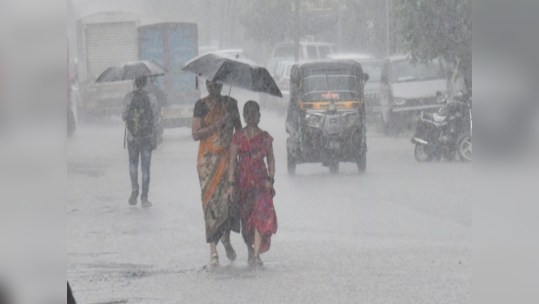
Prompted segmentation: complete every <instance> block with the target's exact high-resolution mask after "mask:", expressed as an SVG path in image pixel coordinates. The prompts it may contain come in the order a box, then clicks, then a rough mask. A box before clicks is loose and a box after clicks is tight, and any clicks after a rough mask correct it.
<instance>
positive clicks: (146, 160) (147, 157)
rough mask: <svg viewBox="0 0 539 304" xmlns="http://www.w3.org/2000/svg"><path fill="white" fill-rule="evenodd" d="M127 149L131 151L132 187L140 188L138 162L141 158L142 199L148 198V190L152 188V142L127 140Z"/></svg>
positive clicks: (134, 188) (130, 170)
mask: <svg viewBox="0 0 539 304" xmlns="http://www.w3.org/2000/svg"><path fill="white" fill-rule="evenodd" d="M127 151H128V152H129V174H130V175H131V186H132V189H133V190H138V189H139V184H138V163H139V158H140V166H141V168H142V195H141V199H147V198H148V191H149V190H150V165H151V162H152V144H151V142H150V140H132V141H127Z"/></svg>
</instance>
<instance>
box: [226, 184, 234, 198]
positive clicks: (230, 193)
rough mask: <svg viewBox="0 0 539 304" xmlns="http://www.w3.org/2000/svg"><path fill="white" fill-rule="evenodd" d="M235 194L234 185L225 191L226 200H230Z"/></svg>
mask: <svg viewBox="0 0 539 304" xmlns="http://www.w3.org/2000/svg"><path fill="white" fill-rule="evenodd" d="M233 196H234V186H230V187H228V190H227V191H226V192H225V200H229V199H231V198H232V197H233Z"/></svg>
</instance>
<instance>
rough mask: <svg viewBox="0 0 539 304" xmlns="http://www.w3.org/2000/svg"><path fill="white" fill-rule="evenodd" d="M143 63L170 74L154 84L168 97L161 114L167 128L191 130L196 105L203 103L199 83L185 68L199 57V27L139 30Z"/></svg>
mask: <svg viewBox="0 0 539 304" xmlns="http://www.w3.org/2000/svg"><path fill="white" fill-rule="evenodd" d="M138 41H139V59H140V60H151V61H154V62H156V63H158V64H160V65H161V66H163V67H164V68H165V70H167V74H166V75H165V76H162V77H156V78H155V80H154V84H155V85H156V86H158V87H159V88H161V89H162V90H163V91H164V92H165V94H166V96H167V105H168V106H166V107H164V108H163V109H162V111H161V116H162V123H163V126H164V127H165V128H178V127H183V126H188V127H189V126H191V124H192V118H193V111H194V106H195V102H196V101H197V100H198V99H200V90H199V87H198V79H197V77H196V76H193V75H192V74H188V73H185V72H183V71H181V68H182V67H183V66H184V65H185V64H186V63H187V62H188V61H189V60H191V59H193V58H194V57H196V56H197V55H198V27H197V24H196V23H184V22H167V23H159V24H150V25H144V26H140V27H139V28H138Z"/></svg>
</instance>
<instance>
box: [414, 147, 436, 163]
mask: <svg viewBox="0 0 539 304" xmlns="http://www.w3.org/2000/svg"><path fill="white" fill-rule="evenodd" d="M414 156H415V159H416V160H417V161H418V162H420V163H425V162H430V161H432V159H433V158H434V155H432V152H431V151H430V149H429V148H428V147H427V146H425V145H420V144H417V145H415V151H414Z"/></svg>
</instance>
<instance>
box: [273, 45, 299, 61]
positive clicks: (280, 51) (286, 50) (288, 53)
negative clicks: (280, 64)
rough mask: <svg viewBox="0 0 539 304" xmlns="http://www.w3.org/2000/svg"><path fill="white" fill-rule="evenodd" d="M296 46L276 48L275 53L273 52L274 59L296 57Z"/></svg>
mask: <svg viewBox="0 0 539 304" xmlns="http://www.w3.org/2000/svg"><path fill="white" fill-rule="evenodd" d="M294 50H295V48H294V45H293V44H290V45H289V44H285V45H281V46H278V47H276V48H275V52H273V57H283V58H288V57H294Z"/></svg>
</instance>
